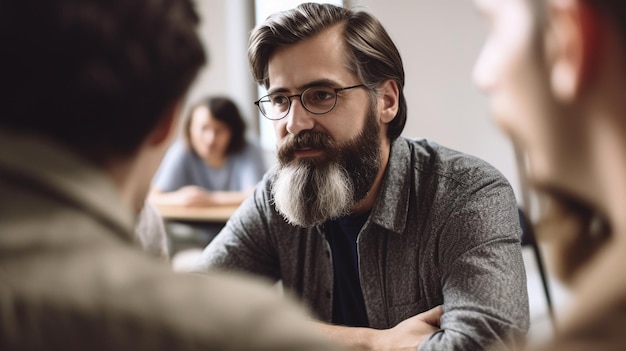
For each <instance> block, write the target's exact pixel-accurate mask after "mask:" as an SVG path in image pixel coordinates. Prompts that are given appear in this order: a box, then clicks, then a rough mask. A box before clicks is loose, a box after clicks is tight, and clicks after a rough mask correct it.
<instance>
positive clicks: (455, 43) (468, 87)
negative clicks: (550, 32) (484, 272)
mask: <svg viewBox="0 0 626 351" xmlns="http://www.w3.org/2000/svg"><path fill="white" fill-rule="evenodd" d="M196 3H197V8H198V11H199V12H200V14H201V16H202V23H201V26H200V31H201V36H202V38H203V40H204V43H205V45H206V47H207V50H208V55H209V62H210V63H209V65H208V66H207V67H205V68H204V69H203V70H202V71H201V73H200V75H199V76H198V79H197V80H196V81H195V83H194V85H193V86H192V88H191V90H190V92H189V93H188V97H187V103H188V105H189V104H191V103H192V102H193V101H196V100H198V99H200V98H201V97H203V96H206V95H214V94H221V95H227V96H229V97H230V98H232V99H233V100H234V101H235V102H236V103H237V105H238V107H239V108H240V110H241V112H242V114H243V116H244V118H245V119H246V123H247V124H248V134H249V137H252V138H256V139H258V140H259V141H260V143H261V145H262V146H263V148H264V152H265V155H266V158H267V159H266V161H267V163H268V164H269V165H272V164H273V163H275V159H274V152H275V150H274V143H275V139H274V137H273V130H272V129H271V124H270V122H269V121H266V120H264V119H263V118H261V117H260V116H259V113H258V110H257V109H256V106H254V105H253V103H252V102H253V101H254V100H256V99H257V98H258V96H260V94H263V91H259V89H258V87H257V86H256V85H255V84H254V82H253V81H252V79H251V76H250V73H249V69H248V63H247V56H246V50H247V37H248V33H249V31H250V30H251V29H252V28H253V27H254V24H255V21H258V20H262V19H263V18H265V16H266V13H269V12H272V11H275V10H280V9H282V8H290V7H293V6H295V5H296V4H297V3H298V1H294V0H287V1H284V0H281V1H278V0H267V1H259V0H257V1H255V0H210V1H207V0H196ZM264 3H265V4H264ZM335 3H341V1H335ZM343 3H344V5H346V6H358V7H361V8H363V9H365V10H367V11H369V12H371V13H373V14H374V15H375V16H376V17H377V18H378V19H379V20H380V21H381V22H382V23H383V25H384V26H385V28H386V29H387V30H388V31H389V34H390V35H391V37H392V39H393V40H394V41H395V42H396V45H397V46H398V48H399V50H400V53H401V55H402V58H403V61H404V68H405V74H406V86H405V94H406V98H407V102H408V106H409V108H408V111H409V118H408V121H407V124H406V127H405V129H404V133H403V136H406V137H411V138H413V137H415V138H421V137H423V138H428V139H431V140H433V141H436V142H437V143H440V144H442V145H445V146H447V147H450V148H453V149H457V150H460V151H463V152H465V153H468V154H471V155H474V156H477V157H479V158H481V159H484V160H486V161H487V162H489V163H491V164H492V165H494V166H495V167H496V168H497V169H498V170H499V171H500V172H502V174H503V175H504V176H505V177H506V178H507V179H508V180H509V182H510V183H511V185H512V187H513V189H514V191H515V194H516V197H517V199H518V201H519V203H520V206H524V204H523V203H522V202H523V200H524V199H525V198H526V194H525V193H524V190H523V185H522V184H521V181H520V177H519V175H518V167H517V162H516V154H515V151H514V150H513V147H512V146H511V143H510V142H509V140H508V139H507V138H506V136H505V135H503V133H502V132H501V131H500V130H499V129H498V128H497V126H496V125H495V124H494V122H493V121H492V119H491V117H490V115H489V111H488V106H487V103H486V99H485V98H484V97H483V96H482V94H481V92H480V91H479V90H478V89H477V88H476V87H475V85H474V83H473V82H472V76H471V75H472V68H473V64H474V61H475V60H476V57H477V55H478V52H479V50H480V47H481V43H482V40H483V38H484V36H485V33H486V26H485V24H484V22H483V21H482V20H481V18H480V16H479V14H478V13H477V12H476V11H475V9H474V7H473V5H472V2H471V1H457V0H419V1H411V2H409V1H404V0H349V1H344V2H343ZM263 5H266V6H267V7H263ZM188 105H187V107H188ZM531 205H533V204H531ZM535 207H536V206H534V207H533V208H535ZM531 212H532V211H531ZM530 215H531V218H532V217H533V213H531V214H530ZM542 254H543V259H544V264H547V263H548V262H545V261H549V260H547V259H546V257H545V251H543V250H542ZM523 257H524V261H525V264H526V271H527V279H528V284H527V285H528V292H529V298H530V321H531V328H530V332H529V340H530V342H531V343H533V342H539V341H541V340H543V339H544V338H545V337H549V336H550V335H551V334H550V333H551V330H552V325H553V324H552V323H553V321H552V320H551V315H550V313H549V309H548V303H547V297H546V294H545V290H544V288H545V287H544V284H543V282H542V279H541V278H542V277H541V274H540V270H539V267H538V261H537V257H536V255H535V252H534V251H533V249H532V247H530V246H525V247H524V248H523ZM547 284H548V288H549V293H550V297H551V299H552V303H553V305H554V309H555V314H556V316H557V320H558V316H560V313H559V312H560V311H562V310H564V309H565V306H566V305H567V301H568V291H567V289H566V288H565V287H564V286H562V285H561V284H560V283H559V282H558V281H556V280H555V279H553V278H552V277H551V275H550V273H549V267H548V272H547Z"/></svg>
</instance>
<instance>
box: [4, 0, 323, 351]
mask: <svg viewBox="0 0 626 351" xmlns="http://www.w3.org/2000/svg"><path fill="white" fill-rule="evenodd" d="M197 23H198V17H197V15H196V13H195V12H194V10H193V8H192V5H191V1H188V0H108V1H99V0H41V1H36V0H3V1H0V43H2V45H1V46H0V57H2V64H1V65H0V77H2V78H1V79H0V84H1V85H2V91H3V93H2V94H0V104H1V105H2V110H1V111H0V194H1V198H2V201H0V350H241V351H244V350H245V351H247V350H268V351H269V350H334V348H333V347H331V346H328V344H327V342H326V341H324V340H323V339H322V338H321V337H319V336H318V335H317V334H315V333H314V331H312V330H311V329H312V328H311V327H310V322H308V321H307V318H306V317H305V315H304V314H303V312H302V310H301V309H300V308H298V307H294V306H293V305H292V304H290V303H287V302H285V301H284V300H283V299H281V298H279V297H277V296H276V293H275V292H274V291H273V290H272V289H271V288H268V287H262V286H261V285H260V284H258V283H251V282H248V281H247V280H244V279H243V278H241V277H234V276H230V275H225V274H223V273H214V274H209V275H208V276H206V277H202V276H198V275H182V274H181V275H177V274H175V273H173V272H172V271H171V269H170V267H169V266H168V265H167V264H166V263H164V262H163V261H162V260H158V259H155V258H154V257H151V256H149V255H146V254H145V253H143V252H142V249H141V247H140V245H139V244H138V243H136V242H135V240H136V239H135V233H134V230H135V222H136V219H137V215H138V213H139V211H140V210H141V209H142V208H143V203H144V199H145V198H146V194H147V192H148V189H149V186H150V180H151V179H152V176H153V174H154V171H155V170H156V168H157V167H158V165H159V162H160V161H161V158H162V157H163V154H164V153H165V151H166V149H167V147H168V145H169V144H170V142H171V139H172V138H173V135H174V134H175V133H174V131H175V130H176V124H177V122H178V117H177V116H178V110H179V106H180V105H181V102H182V99H183V97H184V95H185V92H186V90H187V89H188V87H189V85H190V84H191V82H192V80H193V79H194V77H195V75H196V73H197V71H198V69H199V67H200V66H201V65H202V64H203V63H204V61H205V57H204V50H203V48H202V46H201V42H200V40H199V38H198V36H197V34H196V25H197Z"/></svg>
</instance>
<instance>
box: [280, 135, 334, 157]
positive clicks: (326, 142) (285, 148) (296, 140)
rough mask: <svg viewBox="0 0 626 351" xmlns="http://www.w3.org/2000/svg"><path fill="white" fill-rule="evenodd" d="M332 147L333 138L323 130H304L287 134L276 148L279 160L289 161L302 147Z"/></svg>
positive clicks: (323, 148) (324, 148) (325, 148)
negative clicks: (295, 133) (277, 148)
mask: <svg viewBox="0 0 626 351" xmlns="http://www.w3.org/2000/svg"><path fill="white" fill-rule="evenodd" d="M333 147H334V142H333V139H332V138H331V137H330V135H328V134H326V133H324V132H318V131H311V130H305V131H302V132H300V133H298V134H297V135H292V134H290V135H287V137H285V139H284V141H283V143H282V145H281V146H280V148H279V150H278V157H279V159H280V160H284V161H289V160H292V159H293V157H294V156H293V155H294V153H295V152H296V150H299V149H303V148H313V149H322V150H328V149H332V148H333Z"/></svg>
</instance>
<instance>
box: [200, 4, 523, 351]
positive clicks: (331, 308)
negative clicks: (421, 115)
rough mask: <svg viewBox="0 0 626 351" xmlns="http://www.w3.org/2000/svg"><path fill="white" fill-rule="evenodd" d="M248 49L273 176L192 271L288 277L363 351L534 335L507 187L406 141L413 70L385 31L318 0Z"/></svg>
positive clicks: (456, 157)
mask: <svg viewBox="0 0 626 351" xmlns="http://www.w3.org/2000/svg"><path fill="white" fill-rule="evenodd" d="M249 42H250V47H249V50H248V54H249V60H250V64H251V68H252V72H253V75H254V78H255V80H256V81H257V82H258V83H259V84H262V85H263V86H264V87H265V88H266V89H267V90H268V94H269V95H267V96H264V97H262V98H261V99H259V100H258V101H257V102H256V104H257V105H258V106H259V108H260V111H261V113H262V114H263V115H264V116H265V117H267V118H269V119H270V120H273V121H274V122H273V123H274V128H275V132H276V135H277V137H278V160H279V167H278V168H276V170H275V171H271V172H270V173H268V174H266V176H265V178H264V179H263V181H262V182H261V183H260V184H259V185H258V186H257V187H256V189H255V192H254V195H253V196H252V197H249V198H248V199H246V200H245V201H244V203H243V204H242V205H241V207H240V208H239V209H238V210H237V212H235V214H234V215H233V217H231V219H230V220H229V221H228V222H227V224H226V226H225V227H224V229H223V230H222V231H221V232H220V234H219V235H218V236H217V237H216V238H215V240H213V242H212V243H211V244H210V245H209V246H208V247H207V248H206V250H205V251H204V252H203V254H202V257H201V262H199V263H200V266H199V267H198V270H200V271H202V270H203V269H206V268H208V267H223V268H230V269H238V270H243V271H246V272H251V273H254V274H258V275H262V276H265V277H267V278H269V279H272V280H275V281H277V280H282V282H283V286H284V288H285V289H286V290H288V291H293V292H295V293H296V294H297V295H298V296H300V297H301V298H302V299H303V300H304V301H305V302H306V303H307V304H308V305H309V306H310V307H311V308H312V310H313V311H314V313H315V314H316V316H317V318H318V319H319V320H320V321H323V322H324V323H315V325H316V326H317V327H319V328H320V329H321V330H323V331H324V332H325V333H326V334H327V335H329V336H330V337H332V338H334V339H335V340H336V341H337V342H340V343H344V344H345V345H346V346H348V347H350V348H352V349H355V350H360V349H373V350H417V349H418V347H419V350H422V351H424V350H480V349H484V348H485V347H487V346H488V345H491V344H493V343H498V344H499V345H501V346H504V345H506V344H507V343H508V342H510V341H511V340H513V339H516V338H518V337H520V336H521V335H524V334H525V333H526V331H527V329H528V296H527V287H526V276H525V271H524V264H523V261H522V253H521V245H520V235H521V233H520V231H521V230H520V225H519V216H518V209H517V204H516V201H515V196H514V194H513V191H512V189H511V187H510V185H509V184H508V182H507V181H506V179H505V178H504V177H503V176H502V174H500V173H499V172H498V171H497V170H496V169H494V168H493V167H492V166H490V165H488V164H487V163H485V162H484V161H481V160H479V159H477V158H475V157H471V156H468V155H465V154H462V153H459V152H456V151H452V150H450V149H448V148H445V147H443V146H440V145H438V144H436V143H434V142H431V141H427V140H413V139H407V138H404V137H401V136H400V134H401V133H402V130H403V128H404V125H405V122H406V120H407V104H406V100H405V98H404V93H403V87H404V69H403V66H402V59H401V57H400V55H399V52H398V50H397V48H396V46H395V45H394V43H393V41H392V40H391V38H390V37H389V35H388V34H387V32H386V30H385V29H384V28H383V26H382V25H381V23H380V22H379V21H378V20H376V19H375V18H374V17H373V16H371V15H370V14H367V13H365V12H356V11H351V10H348V9H345V8H341V7H337V6H334V5H330V4H323V5H320V4H311V3H309V4H303V5H300V6H299V7H298V8H296V9H294V10H290V11H286V12H281V13H278V14H275V15H273V16H271V17H269V18H268V20H267V21H266V22H265V23H263V24H261V25H260V26H259V27H257V28H256V29H255V30H254V31H253V32H252V34H251V38H250V41H249ZM440 305H442V306H440ZM442 312H443V314H442Z"/></svg>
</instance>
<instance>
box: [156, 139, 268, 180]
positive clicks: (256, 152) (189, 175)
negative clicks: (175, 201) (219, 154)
mask: <svg viewBox="0 0 626 351" xmlns="http://www.w3.org/2000/svg"><path fill="white" fill-rule="evenodd" d="M265 171H266V167H265V163H264V161H263V154H262V152H261V149H260V147H259V146H257V145H256V144H253V143H252V142H250V141H247V142H246V145H245V147H244V148H243V150H241V151H240V152H238V153H236V154H232V155H229V156H228V159H227V161H226V164H224V166H223V167H221V168H213V167H211V166H209V165H207V164H206V163H205V162H204V161H203V160H202V159H200V157H198V156H197V155H196V154H194V153H193V152H191V150H188V149H187V147H186V145H185V143H184V141H182V140H178V141H176V142H175V143H174V144H173V145H172V146H171V147H170V149H169V150H168V151H167V153H166V155H165V157H164V158H163V162H161V166H160V167H159V170H158V171H157V173H156V175H155V177H154V179H153V183H154V186H155V187H156V188H157V189H158V190H160V191H164V192H168V191H175V190H178V189H180V188H182V187H184V186H187V185H197V186H200V187H203V188H205V189H207V190H208V191H241V190H246V189H248V188H250V187H252V186H255V185H256V184H257V183H258V182H259V181H260V180H261V178H262V177H263V174H264V173H265Z"/></svg>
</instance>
